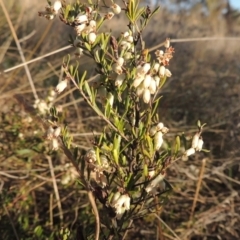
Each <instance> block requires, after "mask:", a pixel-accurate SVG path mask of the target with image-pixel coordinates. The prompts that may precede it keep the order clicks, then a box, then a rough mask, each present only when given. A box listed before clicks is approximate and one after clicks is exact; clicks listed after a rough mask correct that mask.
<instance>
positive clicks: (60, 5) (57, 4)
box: [53, 1, 62, 12]
mask: <svg viewBox="0 0 240 240" xmlns="http://www.w3.org/2000/svg"><path fill="white" fill-rule="evenodd" d="M61 7H62V3H61V1H55V2H54V4H53V9H54V11H55V12H58V11H59V10H60V8H61Z"/></svg>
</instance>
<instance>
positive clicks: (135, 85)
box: [133, 75, 144, 88]
mask: <svg viewBox="0 0 240 240" xmlns="http://www.w3.org/2000/svg"><path fill="white" fill-rule="evenodd" d="M143 79H144V76H142V75H137V77H136V78H135V79H134V81H133V86H134V87H135V88H137V87H138V86H139V85H140V84H141V83H142V81H143Z"/></svg>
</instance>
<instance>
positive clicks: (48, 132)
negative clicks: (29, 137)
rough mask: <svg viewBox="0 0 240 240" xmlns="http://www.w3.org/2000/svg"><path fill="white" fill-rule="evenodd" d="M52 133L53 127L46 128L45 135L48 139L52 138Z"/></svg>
mask: <svg viewBox="0 0 240 240" xmlns="http://www.w3.org/2000/svg"><path fill="white" fill-rule="evenodd" d="M53 134H54V129H53V128H52V127H49V128H48V130H47V136H46V138H47V139H48V140H51V139H53V137H54V135H53Z"/></svg>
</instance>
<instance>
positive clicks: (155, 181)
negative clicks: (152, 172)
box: [145, 173, 165, 193]
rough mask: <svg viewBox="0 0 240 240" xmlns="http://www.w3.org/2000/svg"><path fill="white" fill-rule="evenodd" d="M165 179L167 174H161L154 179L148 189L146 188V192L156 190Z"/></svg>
mask: <svg viewBox="0 0 240 240" xmlns="http://www.w3.org/2000/svg"><path fill="white" fill-rule="evenodd" d="M164 177H165V174H162V173H160V174H159V175H158V176H157V177H156V178H154V179H153V180H152V181H151V182H150V183H149V184H148V185H147V187H146V188H145V191H146V192H147V193H149V192H153V191H154V189H155V187H156V186H157V185H158V184H159V183H160V182H161V181H163V179H164Z"/></svg>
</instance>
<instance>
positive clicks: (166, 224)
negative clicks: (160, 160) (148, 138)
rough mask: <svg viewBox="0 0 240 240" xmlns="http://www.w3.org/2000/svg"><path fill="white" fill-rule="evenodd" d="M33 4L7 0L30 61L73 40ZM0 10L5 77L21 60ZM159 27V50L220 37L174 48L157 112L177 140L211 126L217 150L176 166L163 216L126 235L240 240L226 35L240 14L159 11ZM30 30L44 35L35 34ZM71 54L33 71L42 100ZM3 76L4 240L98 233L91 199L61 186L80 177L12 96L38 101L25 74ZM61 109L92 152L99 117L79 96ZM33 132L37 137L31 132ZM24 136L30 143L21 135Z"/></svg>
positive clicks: (232, 78)
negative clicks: (64, 230) (170, 42)
mask: <svg viewBox="0 0 240 240" xmlns="http://www.w3.org/2000/svg"><path fill="white" fill-rule="evenodd" d="M0 1H1V2H2V0H0ZM36 2H38V3H39V1H36ZM36 2H34V1H25V2H24V3H23V4H21V6H20V5H19V4H16V1H14V0H12V1H4V4H5V6H6V9H7V13H8V16H9V19H10V20H11V22H12V25H13V28H14V31H15V32H16V35H17V39H15V41H18V42H19V43H20V45H21V51H22V52H23V54H24V56H25V59H26V60H24V61H28V60H31V59H33V58H35V57H38V56H41V55H44V54H46V53H48V52H50V51H53V50H55V49H58V48H61V47H63V46H65V44H66V41H67V37H68V36H67V34H66V33H65V30H64V29H66V28H65V27H63V26H62V25H61V24H60V22H58V21H54V22H50V23H49V22H47V21H45V20H44V19H39V18H37V17H36V16H37V11H38V10H40V9H42V8H43V7H44V5H45V4H43V3H41V6H37V5H36ZM14 3H15V4H14ZM33 9H34V10H35V12H34V11H33ZM0 13H1V14H0V16H1V17H0V29H1V33H2V34H1V37H0V41H1V43H2V44H1V51H0V62H1V72H2V71H3V70H6V69H8V68H9V67H12V66H14V65H16V64H20V63H22V61H23V60H21V58H20V56H19V49H17V47H16V44H15V43H14V40H13V39H14V38H13V34H12V31H11V29H10V28H9V26H8V23H7V20H6V17H5V16H4V14H3V11H2V8H0ZM154 21H155V22H154V23H153V24H152V26H153V28H150V29H149V30H148V32H147V33H145V34H146V36H148V37H147V40H146V42H147V46H151V47H152V46H155V45H157V44H158V43H161V42H162V41H163V40H164V39H165V38H166V37H168V36H170V37H171V38H172V39H180V38H188V39H189V38H196V37H215V38H218V40H214V41H196V42H182V43H174V47H175V49H176V54H175V58H174V60H173V62H172V65H171V71H172V73H173V77H172V79H171V80H170V81H169V83H168V85H167V87H166V88H165V89H164V90H163V92H162V94H163V100H162V104H161V107H160V109H159V111H160V113H161V114H160V116H162V118H163V120H164V122H166V123H167V125H168V127H169V128H170V129H171V133H172V135H175V134H177V133H178V132H181V131H182V132H185V134H186V135H192V134H193V129H194V128H195V127H194V125H195V124H196V121H197V120H198V119H200V120H201V121H202V122H206V123H207V124H208V125H207V127H206V129H205V132H204V134H203V137H204V140H205V148H208V149H209V150H210V153H208V154H206V153H201V154H198V155H195V156H194V157H193V158H191V159H189V161H187V162H176V163H174V165H172V167H171V168H170V169H169V172H168V177H167V180H168V181H169V182H170V183H171V184H172V186H173V193H172V194H171V195H170V198H169V201H168V202H167V204H166V205H164V206H163V207H162V208H161V209H160V210H159V212H161V214H158V215H157V216H155V215H149V216H148V217H145V218H142V219H137V220H135V221H134V223H133V226H134V228H133V229H131V230H130V231H129V236H132V237H133V238H132V239H160V240H164V239H183V240H184V239H194V240H195V239H196V240H197V239H209V240H210V239H211V240H212V239H223V240H224V239H229V240H233V239H236V240H237V239H239V238H240V232H239V222H240V215H239V213H240V201H239V195H238V193H239V189H240V187H239V185H240V177H239V171H240V170H239V169H240V168H239V162H240V161H239V160H240V151H239V144H240V138H239V134H240V131H239V122H240V117H239V106H238V105H239V104H238V103H239V100H240V96H239V92H240V91H239V90H240V78H239V76H240V68H239V61H238V58H239V56H238V55H237V54H236V53H237V52H240V46H239V44H238V43H239V40H236V39H235V40H221V39H220V38H223V37H226V36H227V37H236V36H238V35H239V33H240V29H239V24H238V23H239V22H240V18H239V15H237V14H235V15H234V14H232V15H231V14H229V15H228V16H225V17H223V16H220V15H219V12H217V11H213V14H210V15H209V16H203V15H202V13H201V12H200V7H199V6H195V8H193V9H192V11H191V12H188V14H187V13H181V14H179V13H178V14H176V13H171V14H170V13H169V12H167V10H162V11H161V12H160V14H159V15H158V16H157V17H156V18H155V20H154ZM118 24H119V22H117V21H116V22H115V23H113V24H112V25H111V26H110V27H111V28H112V29H116V26H118ZM155 26H158V29H155ZM33 31H37V32H36V33H35V34H34V35H31V33H32V32H33ZM69 31H70V30H69ZM56 33H57V34H56ZM26 36H28V38H26V39H23V40H22V41H21V39H22V38H24V37H26ZM66 52H70V53H73V51H72V50H66V51H65V52H61V53H58V54H55V55H54V56H50V57H48V58H44V59H42V60H40V61H37V62H34V63H31V64H29V65H28V70H29V73H30V77H31V79H32V81H33V84H34V87H35V88H36V93H37V95H38V97H40V98H46V97H47V91H48V89H51V88H53V86H54V85H55V84H56V83H57V81H58V79H59V77H60V70H59V69H60V65H61V62H62V57H63V56H64V55H65V54H66ZM83 65H85V66H87V65H89V62H83ZM0 78H1V82H2V84H1V87H0V107H1V121H0V136H1V137H0V138H1V143H0V191H1V193H2V194H1V202H2V206H3V207H2V208H0V219H1V223H2V226H3V227H2V228H1V230H0V234H1V236H3V239H31V238H32V236H35V238H36V239H37V236H38V235H37V233H36V232H38V231H39V226H41V227H42V229H43V233H41V234H40V235H39V236H41V238H40V237H39V239H46V238H47V237H49V236H50V235H51V234H53V232H54V231H56V230H57V229H58V227H59V226H60V225H61V226H64V227H69V228H70V229H73V231H75V232H76V229H78V232H79V231H80V230H79V229H80V227H79V226H84V227H85V226H89V227H88V229H87V230H88V231H94V229H92V225H91V222H92V219H89V213H90V212H91V208H90V207H88V206H89V203H88V201H87V196H86V193H85V192H84V191H83V190H82V189H81V188H80V187H79V185H78V184H77V183H75V181H74V180H73V181H70V183H69V184H68V185H64V184H63V183H62V180H64V179H65V178H66V177H67V176H70V175H71V174H72V175H74V170H73V169H72V168H71V166H69V165H67V160H66V159H65V157H64V156H63V155H62V154H51V155H50V151H49V148H48V147H47V146H45V143H44V141H43V138H42V137H43V129H42V128H40V129H39V122H38V121H36V120H34V118H33V121H32V122H28V117H29V114H28V112H25V111H23V109H22V107H21V106H20V105H19V103H18V102H16V101H15V100H13V96H14V95H15V94H21V95H24V97H25V98H26V99H27V100H28V103H31V104H32V103H33V101H34V95H33V92H32V89H31V87H30V85H29V78H28V77H27V75H26V69H24V68H22V67H21V68H18V69H16V70H14V71H11V72H9V73H6V74H1V75H0ZM35 98H36V96H35ZM56 104H61V105H63V109H64V114H65V115H66V116H67V118H66V119H67V121H68V122H67V123H68V125H69V129H70V131H71V132H74V133H79V134H83V135H79V136H75V137H74V142H75V143H76V144H78V145H79V146H81V147H82V149H85V148H88V147H89V146H90V144H91V140H92V134H91V132H92V130H95V131H98V130H101V122H100V120H99V119H98V118H96V116H95V115H94V114H93V113H92V112H91V111H88V110H87V106H86V105H85V103H83V101H82V99H81V98H79V96H78V95H77V94H76V93H75V92H74V91H68V92H67V94H63V95H62V96H59V97H58V99H57V100H56ZM35 130H38V131H36V132H35V133H34V131H35ZM33 133H34V134H33ZM21 134H23V136H24V138H20V137H19V136H21ZM49 156H51V158H49ZM69 206H70V207H69ZM90 215H91V214H90ZM159 216H160V218H159ZM80 218H81V220H83V221H82V222H80Z"/></svg>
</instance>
